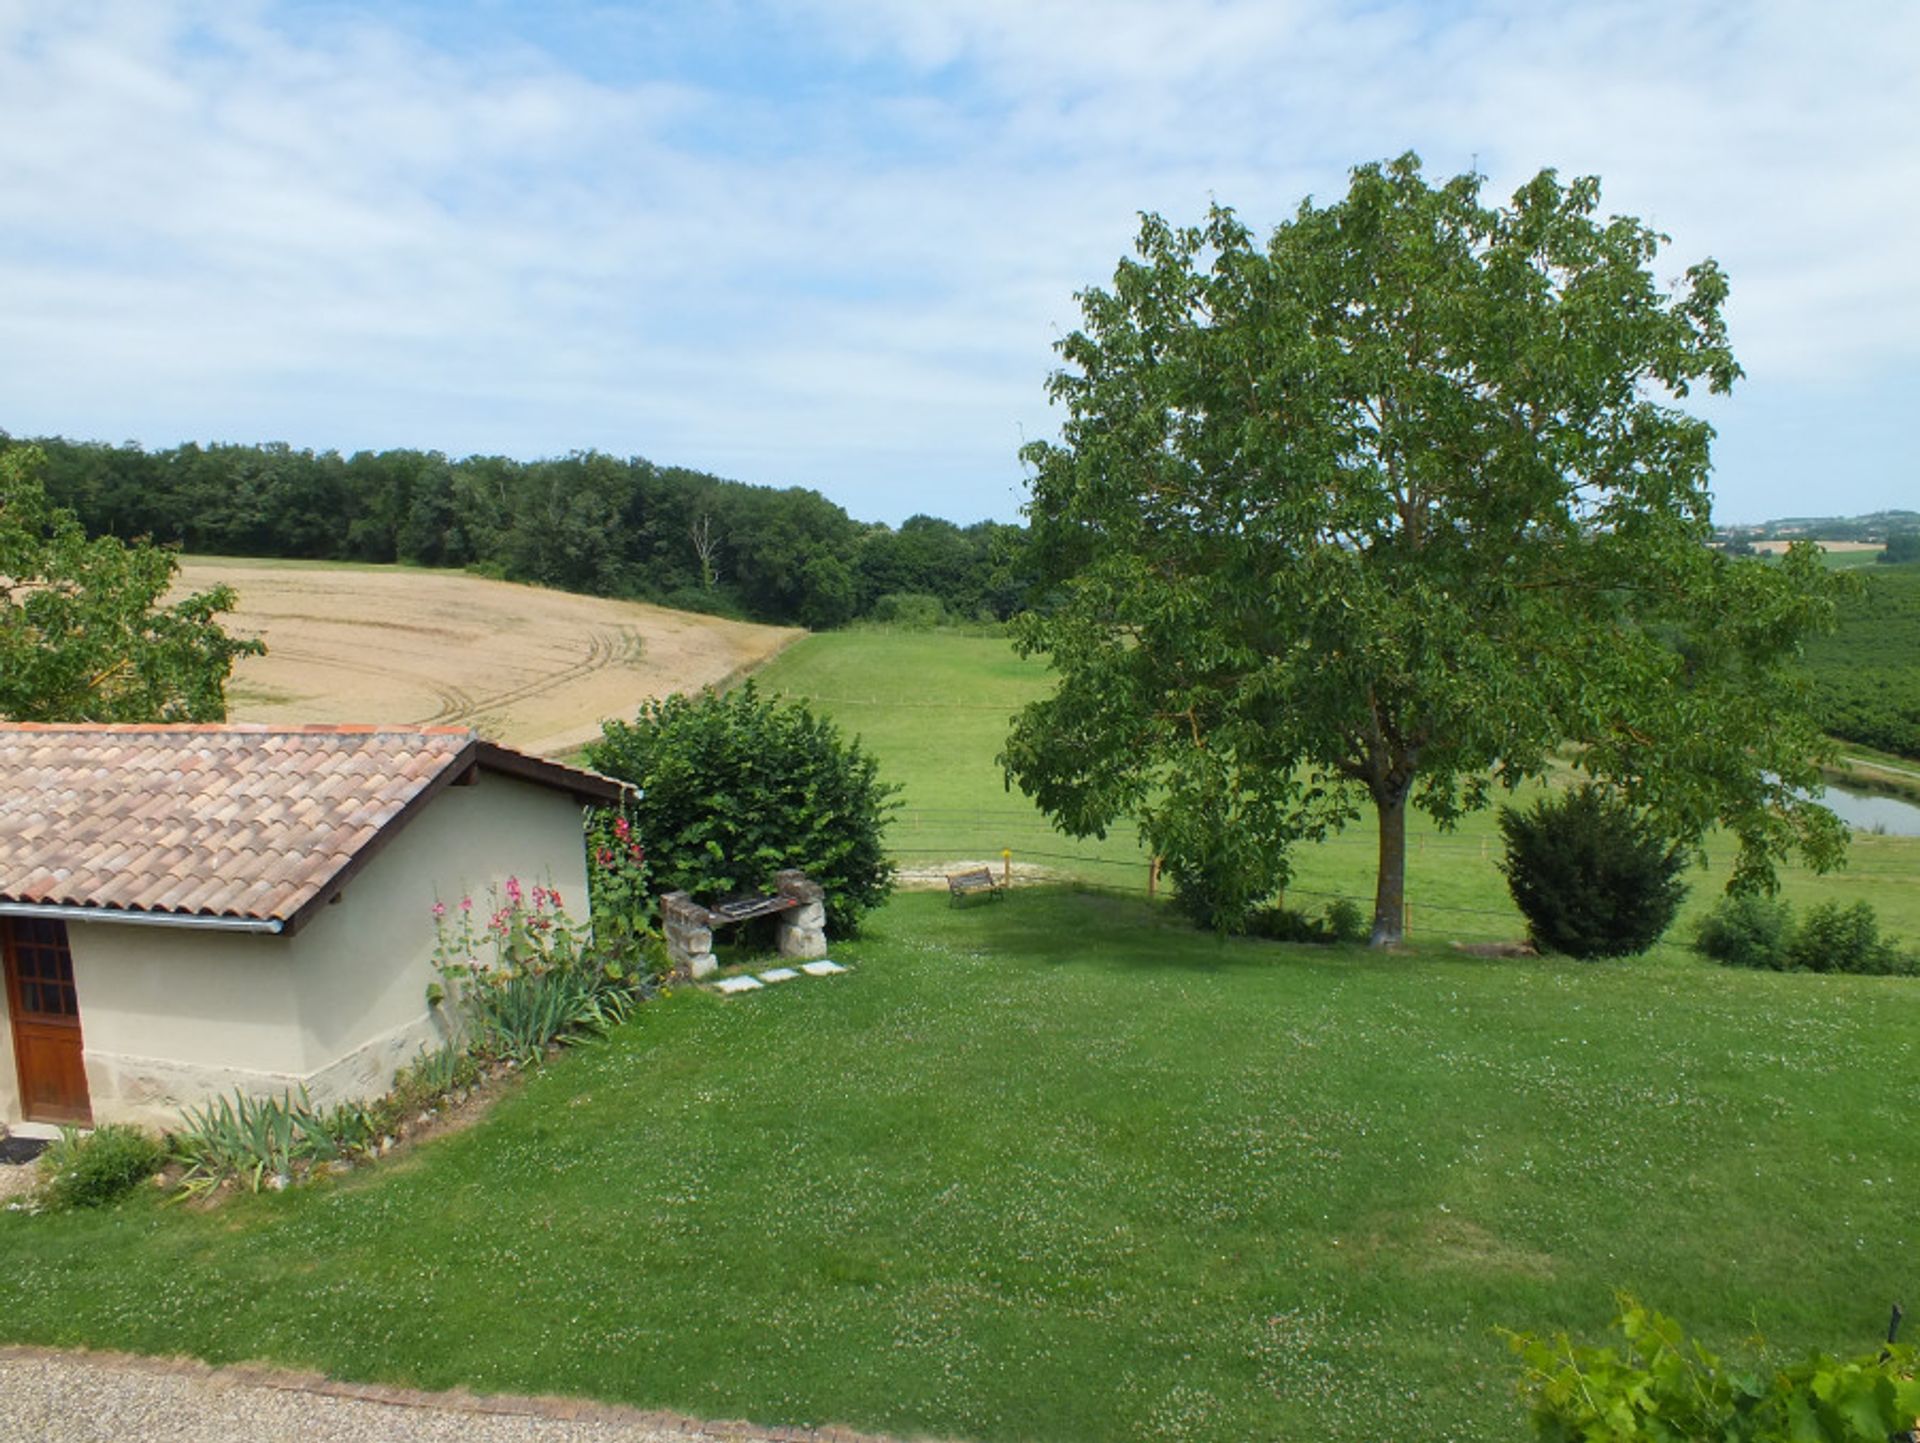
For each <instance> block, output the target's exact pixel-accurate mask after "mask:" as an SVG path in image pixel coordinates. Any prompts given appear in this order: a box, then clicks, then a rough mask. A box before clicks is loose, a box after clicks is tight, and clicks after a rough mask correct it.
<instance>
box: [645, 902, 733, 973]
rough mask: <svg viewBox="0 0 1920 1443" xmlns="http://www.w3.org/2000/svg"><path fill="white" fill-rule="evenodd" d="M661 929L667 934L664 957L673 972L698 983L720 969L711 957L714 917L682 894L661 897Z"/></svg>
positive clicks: (712, 956)
mask: <svg viewBox="0 0 1920 1443" xmlns="http://www.w3.org/2000/svg"><path fill="white" fill-rule="evenodd" d="M660 928H661V931H663V932H664V933H666V938H667V958H668V960H669V961H671V962H672V963H673V970H674V971H676V972H681V973H685V974H686V975H687V976H688V977H691V978H693V979H694V980H695V981H696V982H697V981H699V980H700V979H701V978H702V977H710V976H712V975H713V973H714V972H715V971H716V970H717V969H718V968H719V966H720V964H719V962H717V961H716V960H714V955H713V914H712V913H711V912H709V911H708V910H707V909H706V908H705V907H702V906H701V905H700V904H699V903H698V902H696V901H694V900H693V898H692V897H690V896H688V895H687V894H686V893H685V892H668V893H666V894H665V895H663V896H662V897H661V898H660Z"/></svg>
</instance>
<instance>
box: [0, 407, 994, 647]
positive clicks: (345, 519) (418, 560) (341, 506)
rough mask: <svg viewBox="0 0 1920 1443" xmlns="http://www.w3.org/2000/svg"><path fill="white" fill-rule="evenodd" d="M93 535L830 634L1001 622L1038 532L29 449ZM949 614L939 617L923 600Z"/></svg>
mask: <svg viewBox="0 0 1920 1443" xmlns="http://www.w3.org/2000/svg"><path fill="white" fill-rule="evenodd" d="M25 444H32V445H36V446H39V447H40V448H41V449H42V450H44V451H45V453H46V457H47V462H46V467H45V470H44V472H43V479H44V481H45V483H46V488H47V494H48V496H49V498H50V499H51V500H52V501H54V502H55V503H56V504H58V505H61V506H66V507H69V508H71V509H72V510H73V511H74V512H75V513H76V514H77V515H78V516H79V518H80V520H81V522H82V523H83V524H84V525H85V526H86V528H87V530H88V531H89V532H90V533H93V534H96V535H98V534H108V535H116V536H123V537H135V536H149V537H152V538H153V539H154V540H156V541H159V542H162V543H166V544H172V545H178V546H179V547H181V548H182V549H183V550H186V551H190V552H204V553H211V554H214V555H223V556H274V557H290V558H296V559H309V560H316V561H371V562H393V561H399V562H407V563H411V564H414V565H419V566H451V567H465V568H468V569H470V570H474V571H477V572H481V573H483V574H487V575H493V576H499V577H504V578H506V579H508V580H512V581H527V582H533V583H536V584H538V585H542V586H552V587H557V588H561V589H564V590H568V591H580V592H586V593H588V594H591V595H596V596H615V597H625V598H632V599H636V600H643V601H654V602H659V603H662V604H664V605H668V606H676V607H681V608H684V609H687V610H694V611H707V612H716V613H719V614H722V615H733V616H744V617H749V618H752V619H753V620H756V621H770V622H782V623H789V624H797V625H802V626H809V627H814V628H816V629H822V628H828V627H834V626H839V625H842V624H844V623H846V622H848V621H852V620H855V619H857V618H860V617H865V616H880V617H883V618H885V617H893V616H897V615H900V614H902V613H910V614H912V615H916V616H920V617H923V618H928V617H939V616H948V617H954V618H959V619H964V620H972V619H975V618H981V617H990V618H994V619H1004V618H1005V617H1006V616H1008V615H1009V614H1010V613H1011V612H1012V611H1013V610H1015V609H1016V608H1017V606H1018V604H1019V602H1020V599H1021V597H1022V596H1023V595H1024V592H1025V588H1026V585H1027V578H1026V576H1025V574H1024V564H1023V555H1022V551H1023V548H1022V541H1023V539H1024V536H1025V532H1024V529H1023V528H1021V527H1018V526H1010V525H1005V524H1001V523H996V522H990V521H981V522H976V523H975V524H973V525H970V526H958V525H955V524H954V523H952V522H950V521H944V520H940V519H938V518H935V517H929V516H916V517H913V518H912V519H910V520H908V521H906V522H905V523H903V524H902V525H901V526H899V527H898V528H893V527H887V526H882V525H875V524H869V523H864V522H860V521H857V520H855V519H854V518H853V517H851V516H849V515H848V514H847V513H846V511H845V510H844V509H842V508H841V507H840V506H838V505H836V504H835V503H833V502H832V501H829V500H828V499H827V498H826V497H824V496H822V495H821V494H820V493H819V492H817V491H812V490H807V489H804V488H801V487H790V488H786V489H777V488H774V487H768V486H754V485H749V484H746V483H744V482H738V481H729V480H725V479H722V478H721V477H718V476H712V475H708V474H707V473H705V472H702V471H694V470H689V469H687V468H685V467H678V466H659V465H655V464H654V463H653V462H651V461H646V460H643V459H641V458H639V457H631V458H625V459H623V458H620V457H616V456H609V455H605V454H602V453H600V452H593V451H588V452H576V453H574V454H573V455H569V456H564V457H557V458H553V459H548V460H538V461H516V460H512V459H510V458H507V457H502V456H469V457H465V458H463V459H459V460H453V459H449V458H448V457H446V456H444V455H441V454H440V453H439V452H435V451H410V450H392V451H358V452H355V453H354V454H352V455H350V456H342V455H340V454H339V453H337V452H333V451H318V452H316V451H308V450H299V449H296V448H294V447H290V446H287V445H283V444H266V445H209V446H200V445H196V444H193V443H191V442H189V443H187V444H185V445H181V446H174V447H171V448H168V449H165V450H154V451H148V450H145V449H143V448H142V447H139V446H136V445H132V444H128V445H122V446H110V445H106V444H104V443H100V442H86V441H69V440H65V439H62V438H59V437H53V438H38V439H35V440H32V441H31V442H29V441H27V440H25V439H15V438H10V437H8V436H6V434H5V433H4V432H0V449H4V448H5V447H7V446H10V445H25ZM924 597H933V598H936V599H937V601H938V603H939V606H938V608H937V610H936V609H934V608H932V607H930V606H929V604H928V603H926V602H924V601H918V600H915V599H916V598H924Z"/></svg>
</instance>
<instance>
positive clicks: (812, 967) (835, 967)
mask: <svg viewBox="0 0 1920 1443" xmlns="http://www.w3.org/2000/svg"><path fill="white" fill-rule="evenodd" d="M800 970H801V971H802V972H804V973H806V974H807V976H809V977H831V976H832V975H833V974H834V973H836V972H844V971H846V970H847V969H846V968H844V967H842V966H841V965H840V964H839V963H838V962H828V961H826V960H824V959H822V960H821V961H819V962H803V963H801V964H800Z"/></svg>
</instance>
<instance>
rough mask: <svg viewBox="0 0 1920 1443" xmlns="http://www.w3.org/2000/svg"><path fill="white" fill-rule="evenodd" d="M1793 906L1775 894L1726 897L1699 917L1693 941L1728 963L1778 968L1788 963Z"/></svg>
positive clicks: (1703, 949) (1720, 960)
mask: <svg viewBox="0 0 1920 1443" xmlns="http://www.w3.org/2000/svg"><path fill="white" fill-rule="evenodd" d="M1792 939H1793V909H1792V908H1791V907H1789V906H1788V905H1787V904H1786V903H1785V902H1780V901H1776V900H1775V899H1774V898H1772V897H1755V896H1750V895H1739V896H1733V897H1723V898H1721V899H1720V902H1719V903H1718V905H1716V906H1715V907H1714V909H1713V910H1712V911H1711V912H1709V913H1707V915H1706V916H1704V917H1702V918H1701V919H1700V924H1699V928H1698V930H1697V931H1696V932H1695V933H1694V942H1693V945H1694V946H1695V947H1696V948H1698V949H1699V950H1700V951H1701V952H1703V953H1705V954H1706V955H1707V956H1709V957H1711V958H1712V959H1713V960H1714V961H1716V962H1724V963H1725V964H1726V965H1727V966H1729V967H1758V968H1762V969H1768V970H1772V971H1776V972H1777V971H1779V970H1781V969H1782V968H1784V967H1786V966H1787V965H1788V963H1787V944H1788V943H1789V942H1790V941H1791V940H1792Z"/></svg>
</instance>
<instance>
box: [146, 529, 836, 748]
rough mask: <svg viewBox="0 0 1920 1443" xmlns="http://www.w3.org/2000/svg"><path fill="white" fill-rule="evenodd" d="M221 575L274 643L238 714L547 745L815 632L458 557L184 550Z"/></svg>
mask: <svg viewBox="0 0 1920 1443" xmlns="http://www.w3.org/2000/svg"><path fill="white" fill-rule="evenodd" d="M222 581H224V582H226V583H227V584H228V585H230V586H232V587H233V588H234V590H235V591H237V592H238V593H239V594H240V605H239V607H238V608H237V609H236V610H235V611H234V612H233V613H232V614H231V615H230V616H229V617H227V618H226V626H227V629H228V630H229V631H231V632H232V633H234V634H235V635H238V636H257V637H259V638H260V639H261V640H263V641H264V642H266V644H267V654H266V655H265V656H262V657H246V658H243V659H242V660H241V662H240V664H239V665H238V666H237V667H236V668H235V669H234V676H233V683H232V685H231V687H230V688H229V689H228V698H229V701H230V703H231V715H232V717H233V719H234V720H235V721H257V722H288V723H292V722H347V721H384V722H419V723H436V724H448V725H453V724H458V725H465V726H471V727H473V728H474V729H475V730H476V731H478V732H480V733H481V734H482V735H483V736H487V737H490V738H492V739H493V740H495V741H500V742H505V743H508V744H509V745H512V746H516V747H520V748H522V749H524V750H526V751H531V752H538V753H544V754H554V753H561V752H568V751H571V750H573V749H574V748H576V747H579V746H580V745H582V744H583V743H585V742H587V741H590V740H591V739H592V738H593V737H595V736H597V735H598V734H599V730H600V727H599V724H600V721H601V720H602V719H603V718H605V717H627V716H631V715H632V714H633V712H634V711H635V709H636V708H637V707H638V706H639V705H640V703H641V702H642V701H644V700H646V699H647V698H648V697H657V696H665V695H667V694H668V693H669V692H675V691H691V690H697V689H698V688H700V687H702V686H707V685H713V684H718V683H720V682H722V681H724V680H726V679H727V678H728V677H731V676H735V675H737V674H739V673H740V672H742V671H744V670H747V669H749V668H752V667H754V666H757V665H759V664H760V663H761V662H763V661H765V660H766V659H767V658H768V657H770V656H772V655H773V654H774V653H775V652H777V651H779V650H780V648H781V647H783V646H785V645H786V644H787V643H788V642H790V641H792V640H794V639H795V638H796V637H799V636H803V635H805V633H804V632H801V631H798V630H796V629H794V628H791V627H780V626H755V625H752V624H750V623H747V622H739V621H724V620H721V619H720V618H718V617H712V616H700V615H697V614H695V613H692V612H686V611H669V610H668V609H667V608H665V607H662V606H649V605H647V604H645V603H643V602H637V601H609V600H607V599H605V598H603V597H597V596H575V595H572V594H571V593H569V592H564V591H547V590H545V589H543V588H541V587H537V586H518V585H515V584H513V583H511V582H505V581H487V580H483V579H481V578H480V577H475V576H466V575H462V574H461V573H459V572H455V571H421V570H416V569H413V568H408V567H397V566H344V565H328V564H321V563H301V562H287V561H254V560H239V559H229V558H226V557H218V556H190V557H185V558H182V561H181V565H180V585H181V586H182V588H184V589H187V590H193V591H199V590H203V589H205V588H206V587H209V586H212V585H214V584H215V583H217V582H222Z"/></svg>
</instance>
